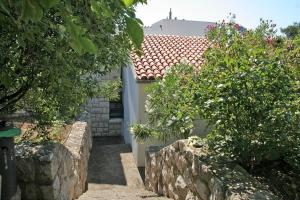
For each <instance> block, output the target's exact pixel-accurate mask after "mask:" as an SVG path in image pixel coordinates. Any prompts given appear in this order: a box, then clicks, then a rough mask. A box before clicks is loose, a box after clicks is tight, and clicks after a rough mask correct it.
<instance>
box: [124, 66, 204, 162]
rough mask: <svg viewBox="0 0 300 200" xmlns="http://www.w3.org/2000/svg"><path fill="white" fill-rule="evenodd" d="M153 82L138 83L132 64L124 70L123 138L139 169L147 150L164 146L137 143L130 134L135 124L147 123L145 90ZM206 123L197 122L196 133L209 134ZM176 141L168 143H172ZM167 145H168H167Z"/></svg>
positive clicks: (160, 143) (148, 142)
mask: <svg viewBox="0 0 300 200" xmlns="http://www.w3.org/2000/svg"><path fill="white" fill-rule="evenodd" d="M149 84H151V82H137V80H136V75H135V71H134V68H133V67H132V64H130V65H129V66H128V67H126V68H123V95H124V96H123V106H124V123H123V136H124V139H125V143H127V144H131V147H132V152H133V156H134V158H135V161H136V164H137V166H138V167H143V166H145V150H146V148H147V147H149V146H152V145H163V144H162V142H159V141H156V140H148V141H146V142H143V143H141V142H137V141H136V140H135V138H134V137H133V135H132V134H131V133H130V126H131V125H132V124H135V123H145V122H146V120H147V116H146V110H145V103H146V97H147V94H146V92H145V88H146V87H147V86H148V85H149ZM207 131H208V130H207V129H206V123H205V122H204V121H203V120H196V121H195V130H194V133H195V134H196V132H197V133H201V135H203V134H204V133H207ZM173 141H174V140H172V141H171V140H170V141H168V144H169V143H172V142H173ZM165 145H166V144H165Z"/></svg>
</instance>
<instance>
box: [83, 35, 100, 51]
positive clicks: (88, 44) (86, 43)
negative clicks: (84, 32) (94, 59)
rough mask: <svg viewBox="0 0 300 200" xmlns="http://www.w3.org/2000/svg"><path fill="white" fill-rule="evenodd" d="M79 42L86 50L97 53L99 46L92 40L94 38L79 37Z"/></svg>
mask: <svg viewBox="0 0 300 200" xmlns="http://www.w3.org/2000/svg"><path fill="white" fill-rule="evenodd" d="M79 42H80V44H81V46H82V48H83V50H84V51H86V52H89V53H93V54H96V53H97V51H98V50H97V47H96V45H95V44H94V43H93V42H92V40H90V39H88V38H86V37H81V38H80V39H79Z"/></svg>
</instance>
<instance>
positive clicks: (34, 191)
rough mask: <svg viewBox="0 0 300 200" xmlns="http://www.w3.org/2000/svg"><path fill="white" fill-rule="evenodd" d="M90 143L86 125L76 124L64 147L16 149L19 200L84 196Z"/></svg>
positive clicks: (50, 146) (56, 144)
mask: <svg viewBox="0 0 300 200" xmlns="http://www.w3.org/2000/svg"><path fill="white" fill-rule="evenodd" d="M91 139H92V137H91V131H90V127H89V123H88V122H84V121H77V122H75V123H74V124H73V126H72V129H71V133H70V135H69V137H68V139H67V140H66V142H65V143H64V144H60V143H52V144H47V145H36V146H31V145H29V144H26V143H22V144H20V145H17V146H16V160H17V178H18V184H19V186H20V188H21V191H22V199H23V200H72V199H76V198H78V197H79V196H80V195H81V194H82V193H83V192H85V191H86V190H87V170H88V159H89V156H90V150H91V147H92V140H91Z"/></svg>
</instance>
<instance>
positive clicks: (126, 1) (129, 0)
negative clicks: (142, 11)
mask: <svg viewBox="0 0 300 200" xmlns="http://www.w3.org/2000/svg"><path fill="white" fill-rule="evenodd" d="M122 1H123V3H124V4H125V6H126V7H130V6H132V5H133V3H134V0H122Z"/></svg>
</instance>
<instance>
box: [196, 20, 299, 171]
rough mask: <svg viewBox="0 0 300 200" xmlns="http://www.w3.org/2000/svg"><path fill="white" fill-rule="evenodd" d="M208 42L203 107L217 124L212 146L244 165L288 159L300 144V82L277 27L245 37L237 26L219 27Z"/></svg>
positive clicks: (202, 81) (203, 112)
mask: <svg viewBox="0 0 300 200" xmlns="http://www.w3.org/2000/svg"><path fill="white" fill-rule="evenodd" d="M208 38H209V39H210V41H211V42H212V47H211V48H209V49H208V50H207V51H206V52H205V60H206V62H205V64H204V66H203V67H202V69H201V74H200V77H201V78H200V79H199V80H200V82H199V90H201V95H200V98H199V106H200V110H201V115H202V116H204V118H205V119H207V120H208V121H209V122H210V123H211V124H212V125H213V126H214V128H213V130H212V132H211V133H210V134H209V137H208V141H209V142H210V146H211V147H212V148H213V149H214V150H216V151H217V152H220V153H223V154H225V155H228V156H231V157H234V158H236V159H237V160H238V161H240V162H241V163H242V164H243V165H244V166H253V165H256V164H258V163H260V162H261V161H262V160H273V159H282V158H284V157H285V156H287V155H288V154H289V153H290V152H291V151H293V147H295V146H299V138H300V104H299V103H300V93H299V80H297V78H296V76H295V74H294V73H293V70H292V69H291V67H289V64H288V63H287V62H285V61H286V58H285V56H284V53H283V51H284V49H283V46H282V45H278V44H276V42H275V41H276V36H275V32H274V30H273V27H272V26H271V25H270V24H269V23H268V22H265V21H262V22H261V25H260V26H259V27H258V28H256V29H255V30H249V31H247V32H243V33H241V32H240V31H239V26H238V25H236V24H235V23H230V24H219V25H217V27H215V28H213V29H212V30H211V31H210V32H209V34H208ZM291 64H292V63H291Z"/></svg>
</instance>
